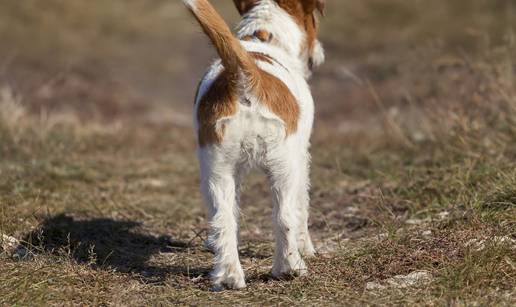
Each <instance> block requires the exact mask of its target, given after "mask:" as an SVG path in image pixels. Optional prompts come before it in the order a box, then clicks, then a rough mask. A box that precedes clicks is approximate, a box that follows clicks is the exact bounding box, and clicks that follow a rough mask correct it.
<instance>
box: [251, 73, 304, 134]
mask: <svg viewBox="0 0 516 307" xmlns="http://www.w3.org/2000/svg"><path fill="white" fill-rule="evenodd" d="M259 72H260V78H259V79H260V86H259V87H257V88H255V89H254V94H255V95H256V97H257V98H258V100H259V101H260V102H262V103H263V104H265V105H266V106H267V107H268V108H269V110H271V111H272V112H273V113H274V114H276V115H277V116H278V117H279V118H281V120H283V122H284V123H285V132H286V134H287V136H289V135H291V134H293V133H295V132H296V131H297V123H298V120H299V113H300V110H299V104H298V102H297V100H296V98H295V97H294V95H292V93H291V92H290V90H289V89H288V87H287V86H286V85H285V83H283V82H282V81H281V80H279V79H278V78H276V77H274V76H273V75H271V74H269V73H268V72H266V71H263V70H260V71H259Z"/></svg>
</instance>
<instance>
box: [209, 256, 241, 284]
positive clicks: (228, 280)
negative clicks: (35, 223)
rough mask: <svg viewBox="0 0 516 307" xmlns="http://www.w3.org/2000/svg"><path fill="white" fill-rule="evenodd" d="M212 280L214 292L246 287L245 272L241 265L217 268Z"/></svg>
mask: <svg viewBox="0 0 516 307" xmlns="http://www.w3.org/2000/svg"><path fill="white" fill-rule="evenodd" d="M211 279H212V284H213V290H214V291H222V290H225V289H228V290H238V289H244V288H245V287H246V283H245V276H244V270H242V266H241V265H240V263H238V264H229V265H220V266H218V267H216V268H215V270H214V271H213V272H212V274H211Z"/></svg>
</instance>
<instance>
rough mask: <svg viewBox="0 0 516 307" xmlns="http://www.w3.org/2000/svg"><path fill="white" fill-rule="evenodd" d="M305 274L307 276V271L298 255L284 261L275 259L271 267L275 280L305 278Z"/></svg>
mask: <svg viewBox="0 0 516 307" xmlns="http://www.w3.org/2000/svg"><path fill="white" fill-rule="evenodd" d="M306 274H308V269H307V267H306V264H305V262H304V261H303V259H302V258H301V256H300V255H299V253H297V255H291V256H290V257H287V258H284V259H276V260H275V261H274V265H273V266H272V276H274V277H276V278H281V277H292V276H305V275H306Z"/></svg>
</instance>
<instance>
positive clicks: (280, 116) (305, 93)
mask: <svg viewBox="0 0 516 307" xmlns="http://www.w3.org/2000/svg"><path fill="white" fill-rule="evenodd" d="M183 2H184V3H185V4H186V6H187V7H188V9H189V10H190V11H191V12H192V13H193V15H194V16H195V18H196V19H197V21H198V22H199V23H200V25H201V27H202V29H203V30H204V32H205V33H206V35H207V36H208V37H209V38H210V40H211V41H212V43H213V45H214V46H215V49H216V50H217V52H218V54H219V56H220V59H219V60H217V61H216V62H215V63H214V64H213V65H212V66H211V68H210V69H209V70H208V72H207V73H206V75H205V76H204V78H203V79H202V81H201V83H200V85H199V89H198V91H197V97H196V99H195V116H194V117H195V127H196V129H197V136H198V142H199V151H198V155H199V161H200V168H201V181H202V182H201V189H202V193H203V195H204V198H205V200H206V204H207V206H208V210H209V218H210V225H211V232H210V236H209V239H208V241H209V242H208V243H209V244H210V247H211V248H212V249H213V251H214V252H215V267H214V270H213V272H212V275H211V276H212V282H213V285H214V287H215V289H219V290H220V289H223V288H230V289H239V288H244V287H245V286H246V284H245V278H244V272H243V270H242V266H241V264H240V260H239V257H238V215H239V198H240V197H239V194H240V192H239V189H240V185H241V181H242V178H243V177H244V175H245V174H246V173H247V172H248V170H249V169H251V168H252V167H255V166H256V167H259V168H261V169H263V170H264V171H265V173H266V174H267V176H268V178H269V180H270V184H271V189H272V193H273V200H274V217H273V219H274V224H275V235H276V247H275V253H274V264H273V268H272V274H273V275H274V276H276V277H281V276H283V275H303V274H306V272H307V269H306V265H305V263H304V261H303V259H302V257H301V256H306V257H309V256H313V255H314V253H315V250H314V247H313V244H312V241H311V239H310V235H309V233H308V207H309V194H308V190H309V185H310V183H309V163H310V155H309V153H308V149H309V142H310V141H309V139H310V134H311V131H312V123H313V118H314V103H313V99H312V95H311V93H310V88H309V86H308V84H307V79H308V78H309V76H310V74H311V71H312V69H313V68H314V67H316V66H318V65H320V64H321V63H322V62H323V61H324V53H323V49H322V47H321V44H320V43H319V41H318V40H317V38H316V34H317V27H318V26H317V18H316V11H319V12H320V13H322V12H323V9H324V0H234V2H235V4H236V6H237V9H238V11H239V12H240V14H241V15H242V17H243V18H242V21H241V22H240V24H239V25H238V28H237V31H238V33H237V35H236V36H234V35H233V34H232V32H231V30H230V29H229V27H228V26H227V24H226V23H225V22H224V20H223V19H222V17H221V16H220V15H219V14H218V13H217V12H216V10H215V9H214V8H213V6H212V5H211V4H210V3H209V1H207V0H183Z"/></svg>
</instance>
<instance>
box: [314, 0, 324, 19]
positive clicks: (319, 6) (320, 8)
mask: <svg viewBox="0 0 516 307" xmlns="http://www.w3.org/2000/svg"><path fill="white" fill-rule="evenodd" d="M315 8H316V9H317V11H319V14H321V15H322V16H324V15H325V14H326V11H325V8H326V0H317V1H316V3H315Z"/></svg>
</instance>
